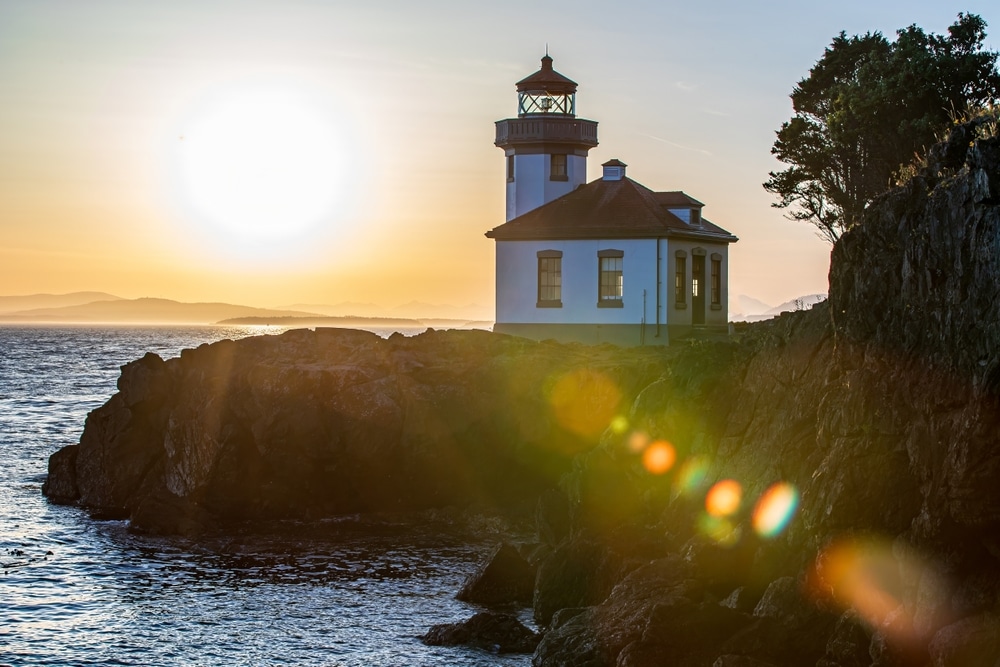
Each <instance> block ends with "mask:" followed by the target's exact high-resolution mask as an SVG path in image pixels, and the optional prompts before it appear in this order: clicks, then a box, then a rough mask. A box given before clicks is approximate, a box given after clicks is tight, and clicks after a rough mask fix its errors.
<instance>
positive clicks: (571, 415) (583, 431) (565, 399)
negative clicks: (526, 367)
mask: <svg viewBox="0 0 1000 667" xmlns="http://www.w3.org/2000/svg"><path fill="white" fill-rule="evenodd" d="M620 399H621V392H619V391H618V387H617V386H615V383H614V382H613V381H612V380H611V379H610V378H609V377H607V376H606V375H604V374H603V373H599V372H597V371H593V370H587V369H581V370H577V371H573V372H571V373H567V374H566V375H563V376H562V377H560V378H559V379H557V380H556V381H555V383H554V384H553V385H552V389H551V391H550V392H549V405H550V406H551V408H552V412H553V414H554V415H555V418H556V421H558V422H559V425H560V426H562V427H563V428H565V429H566V430H568V431H572V432H573V433H576V434H577V435H581V436H584V437H588V438H596V437H597V436H599V435H600V434H601V433H602V432H603V431H604V429H606V428H608V426H609V425H611V424H612V422H613V420H614V418H615V412H616V411H617V409H618V402H619V401H620Z"/></svg>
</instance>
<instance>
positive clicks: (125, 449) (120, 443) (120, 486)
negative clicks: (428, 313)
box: [44, 329, 665, 533]
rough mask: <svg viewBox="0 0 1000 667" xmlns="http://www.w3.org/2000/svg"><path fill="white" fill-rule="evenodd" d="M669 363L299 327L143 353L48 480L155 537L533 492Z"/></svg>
mask: <svg viewBox="0 0 1000 667" xmlns="http://www.w3.org/2000/svg"><path fill="white" fill-rule="evenodd" d="M623 355H625V356H626V357H627V358H628V363H622V360H623ZM664 365H665V362H664V360H663V359H662V357H661V356H660V355H657V354H655V352H652V351H649V350H635V351H631V352H627V351H625V352H623V351H619V350H616V349H614V348H610V347H607V348H603V349H596V350H595V349H590V348H584V347H581V346H562V345H556V344H554V343H536V342H531V341H525V340H521V339H517V338H512V337H504V336H494V335H492V334H490V333H488V332H485V331H452V332H433V331H431V332H427V333H425V334H422V335H420V336H417V337H413V338H406V337H403V336H399V335H396V336H393V337H391V338H389V339H387V340H384V339H382V338H379V337H378V336H376V335H374V334H370V333H366V332H362V331H351V330H341V329H318V330H316V331H309V330H296V331H290V332H288V333H285V334H283V335H281V336H262V337H258V338H251V339H244V340H240V341H236V342H233V341H222V342H219V343H215V344H212V345H203V346H201V347H199V348H198V349H195V350H185V351H184V352H183V353H182V354H181V356H180V357H179V358H176V359H169V360H166V361H164V360H163V359H160V358H159V357H157V356H156V355H154V354H147V355H146V356H145V357H143V358H142V359H139V360H137V361H134V362H132V363H130V364H128V365H126V366H124V367H122V374H121V377H120V378H119V380H118V393H116V394H115V395H114V396H113V397H112V398H111V399H110V400H109V401H108V402H107V403H106V404H105V405H104V406H102V407H101V408H99V409H97V410H95V411H93V412H92V413H91V414H90V415H89V416H88V418H87V422H86V425H85V428H84V431H83V435H82V437H81V439H80V443H79V445H72V446H69V447H66V448H64V449H63V450H60V451H59V452H57V453H56V454H55V455H53V457H52V459H51V461H50V472H49V478H48V481H47V483H46V484H45V487H44V492H45V493H46V495H47V496H48V497H49V498H50V499H51V500H53V501H55V502H64V503H78V504H80V505H82V506H84V507H87V508H89V509H90V510H92V511H93V512H95V513H97V514H99V515H101V516H105V517H121V518H128V519H130V520H131V522H132V526H133V528H135V529H138V530H145V531H154V532H165V533H175V532H188V531H194V530H198V529H199V528H200V527H202V526H204V525H206V524H208V523H220V522H223V523H224V522H228V521H236V520H241V519H260V518H317V517H322V516H330V515H336V514H347V513H355V512H371V511H395V510H401V509H406V510H412V509H421V508H428V507H441V506H447V505H457V506H473V505H475V506H479V507H485V508H511V507H513V506H515V505H518V504H522V505H523V504H525V503H528V504H532V503H533V502H534V498H535V497H536V496H537V495H538V493H540V492H541V491H542V490H545V489H547V488H551V487H553V486H555V483H556V481H557V480H558V477H559V475H561V474H562V473H563V472H565V471H566V470H567V469H568V465H569V462H570V460H571V459H572V456H573V455H575V454H576V453H578V452H579V451H581V450H585V449H588V448H590V447H593V446H594V444H595V443H596V442H597V439H598V437H599V435H600V432H601V431H602V430H603V429H604V428H605V427H606V426H607V424H608V422H609V421H610V420H611V419H612V418H613V417H614V415H615V414H616V413H617V412H618V411H619V410H620V409H621V401H622V399H623V398H624V397H626V396H628V395H630V394H632V393H634V392H635V391H637V387H641V386H644V385H645V384H648V383H649V382H651V381H652V380H653V379H655V378H656V377H658V376H659V375H660V374H661V373H662V371H663V368H664Z"/></svg>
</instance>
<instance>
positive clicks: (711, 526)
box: [698, 514, 740, 547]
mask: <svg viewBox="0 0 1000 667" xmlns="http://www.w3.org/2000/svg"><path fill="white" fill-rule="evenodd" d="M698 530H699V532H701V533H702V534H703V535H705V536H706V537H708V538H709V539H711V540H712V541H713V542H715V543H716V544H718V545H720V546H724V547H731V546H733V545H735V544H736V543H737V542H739V539H740V529H739V527H738V526H736V525H734V524H733V522H732V521H730V520H729V519H726V518H724V517H717V516H711V515H708V514H702V515H701V516H700V517H699V519H698Z"/></svg>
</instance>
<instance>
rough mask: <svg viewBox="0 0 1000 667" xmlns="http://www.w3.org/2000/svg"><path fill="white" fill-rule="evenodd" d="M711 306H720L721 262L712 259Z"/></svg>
mask: <svg viewBox="0 0 1000 667" xmlns="http://www.w3.org/2000/svg"><path fill="white" fill-rule="evenodd" d="M712 305H713V306H721V305H722V260H721V259H716V258H715V257H714V256H713V257H712Z"/></svg>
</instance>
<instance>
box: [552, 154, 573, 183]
mask: <svg viewBox="0 0 1000 667" xmlns="http://www.w3.org/2000/svg"><path fill="white" fill-rule="evenodd" d="M549 180H551V181H568V180H569V175H568V173H567V172H566V156H565V155H551V156H549Z"/></svg>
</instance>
